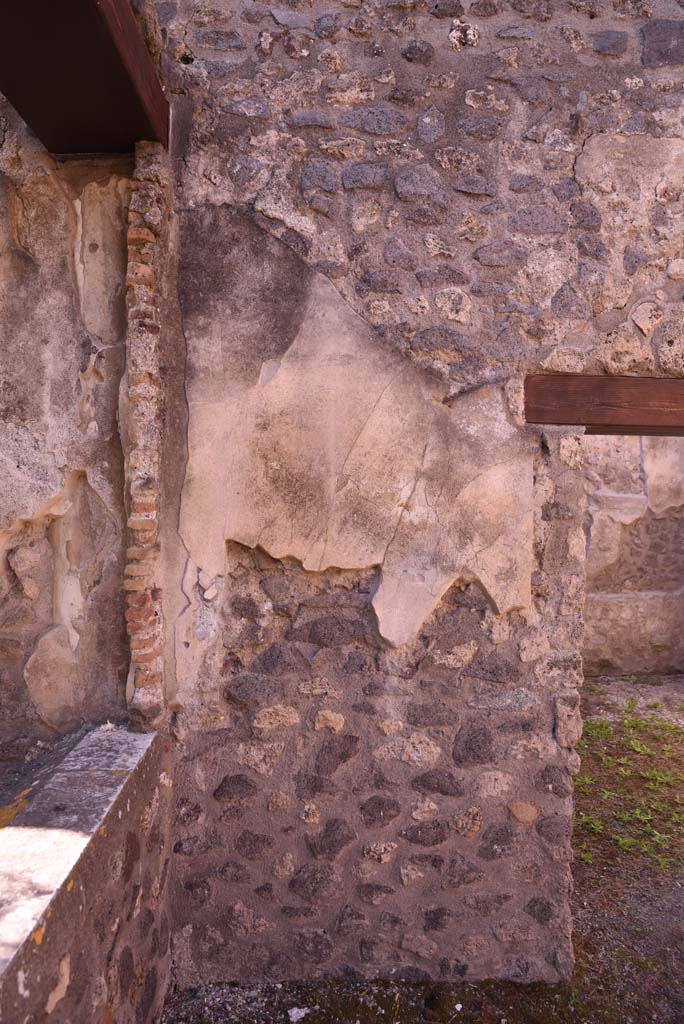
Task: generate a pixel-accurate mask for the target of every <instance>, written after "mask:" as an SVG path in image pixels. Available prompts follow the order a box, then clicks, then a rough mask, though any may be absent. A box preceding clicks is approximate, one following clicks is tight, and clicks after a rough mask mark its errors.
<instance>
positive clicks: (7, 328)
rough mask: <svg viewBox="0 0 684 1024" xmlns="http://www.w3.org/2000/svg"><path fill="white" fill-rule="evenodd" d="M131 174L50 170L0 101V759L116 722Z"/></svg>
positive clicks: (95, 166)
mask: <svg viewBox="0 0 684 1024" xmlns="http://www.w3.org/2000/svg"><path fill="white" fill-rule="evenodd" d="M129 175H130V164H129V161H128V160H118V161H117V160H111V159H110V160H107V161H101V162H98V161H79V162H78V163H66V164H62V165H60V164H57V163H56V162H55V161H54V160H52V159H51V158H50V157H49V156H48V155H47V154H46V153H45V151H44V150H43V149H42V147H41V146H40V145H39V144H38V143H37V142H36V141H35V140H34V139H33V138H32V137H31V136H30V134H29V133H28V131H27V130H26V128H25V127H24V126H23V125H22V124H21V122H20V121H19V119H18V117H17V116H16V115H15V114H14V112H13V111H12V110H11V108H10V107H9V106H8V105H7V104H6V103H5V102H4V100H2V99H0V325H1V328H2V344H1V345H0V422H1V424H2V426H1V428H0V462H1V464H2V480H3V486H2V491H1V493H0V763H2V762H3V761H5V760H6V759H7V758H10V759H12V758H15V757H19V758H22V757H23V756H24V755H25V753H26V752H27V751H28V750H29V748H30V747H31V745H32V744H33V743H35V742H36V741H37V740H41V741H49V739H50V738H51V737H54V736H55V733H56V732H63V731H65V730H69V729H74V728H78V727H79V725H80V724H81V723H82V722H83V721H97V720H103V719H105V718H108V717H109V718H113V719H116V718H117V717H118V718H120V717H121V716H122V715H123V713H124V686H125V680H126V671H127V667H128V655H127V645H126V636H125V629H124V625H123V610H124V605H123V595H122V590H121V577H122V573H123V558H124V542H123V534H124V530H125V516H124V508H123V458H122V451H121V444H120V441H119V434H118V428H117V419H116V417H117V404H118V390H119V381H120V379H121V375H122V372H123V367H124V361H125V322H126V320H125V306H124V293H125V273H126V244H125V232H126V211H127V208H128V201H129V184H128V178H129Z"/></svg>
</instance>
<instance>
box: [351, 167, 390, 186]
mask: <svg viewBox="0 0 684 1024" xmlns="http://www.w3.org/2000/svg"><path fill="white" fill-rule="evenodd" d="M388 179H389V168H388V166H387V164H384V163H380V162H379V161H375V160H361V161H359V162H358V163H355V164H350V165H349V166H348V167H345V168H344V170H343V171H342V184H343V185H344V187H345V188H346V189H347V190H350V189H355V188H382V186H383V185H384V184H385V183H386V182H387V181H388Z"/></svg>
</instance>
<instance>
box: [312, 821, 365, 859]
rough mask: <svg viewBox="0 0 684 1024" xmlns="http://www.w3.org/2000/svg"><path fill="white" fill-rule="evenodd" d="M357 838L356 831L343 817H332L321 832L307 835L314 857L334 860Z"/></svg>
mask: <svg viewBox="0 0 684 1024" xmlns="http://www.w3.org/2000/svg"><path fill="white" fill-rule="evenodd" d="M356 838H357V835H356V832H355V831H354V829H353V828H351V826H350V825H349V824H348V823H347V822H346V821H344V820H343V819H342V818H331V819H330V820H329V821H327V822H326V823H325V826H324V828H323V829H322V830H321V831H320V832H318V833H317V834H316V835H314V836H307V837H306V845H307V846H308V847H309V850H310V851H311V854H312V856H313V857H316V858H317V859H318V858H321V857H323V858H327V859H329V860H333V859H334V858H335V857H337V855H338V854H339V853H341V852H342V850H343V849H344V848H345V846H349V844H350V843H353V842H354V840H355V839H356Z"/></svg>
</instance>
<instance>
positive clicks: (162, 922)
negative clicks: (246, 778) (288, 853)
mask: <svg viewBox="0 0 684 1024" xmlns="http://www.w3.org/2000/svg"><path fill="white" fill-rule="evenodd" d="M169 753H170V747H169V744H168V742H165V741H164V740H163V738H162V737H161V736H159V735H156V734H152V733H146V734H140V733H131V732H128V731H127V730H126V729H122V728H116V727H110V726H104V727H101V728H99V729H96V730H94V731H93V732H91V733H89V734H88V735H87V736H85V737H84V738H83V739H82V740H81V741H80V742H79V743H78V745H77V746H76V747H75V748H74V749H72V750H71V751H70V752H69V753H68V754H67V755H66V757H65V758H64V760H63V761H62V762H61V763H60V764H59V765H57V767H56V769H55V770H54V772H53V774H52V775H51V776H50V777H49V778H48V779H47V780H45V781H44V782H43V783H42V784H40V785H39V786H37V787H36V788H35V791H34V792H33V793H32V792H31V790H30V789H27V790H25V791H24V792H23V793H22V794H21V795H20V797H19V799H18V800H16V801H15V804H14V808H15V810H16V812H17V813H16V816H14V817H13V820H11V821H9V823H8V824H7V825H6V826H5V827H4V828H1V829H0V1019H2V1020H7V1021H8V1022H9V1021H14V1020H16V1021H19V1020H26V1019H30V1020H34V1019H35V1020H39V1019H40V1020H47V1019H49V1020H50V1021H51V1022H52V1021H56V1022H60V1021H65V1022H66V1021H74V1020H90V1019H93V1020H95V1019H97V1020H101V1021H103V1022H105V1024H106V1022H108V1021H109V1022H113V1021H116V1022H117V1024H119V1022H122V1024H124V1022H128V1021H130V1022H133V1021H136V1022H145V1021H148V1020H153V1019H154V1018H155V1015H156V1010H157V1008H158V1004H159V1002H160V1001H161V999H163V995H164V987H165V980H166V967H165V964H166V960H167V959H168V958H167V953H168V919H167V917H166V912H165V895H164V882H165V876H166V860H165V857H166V846H167V844H166V821H167V815H166V800H167V793H168V791H169V790H170V775H169V773H167V772H166V771H165V761H166V758H167V756H168V754H169ZM10 817H11V815H10ZM6 819H7V816H6Z"/></svg>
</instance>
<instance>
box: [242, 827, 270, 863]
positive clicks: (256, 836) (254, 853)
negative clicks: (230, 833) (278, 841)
mask: <svg viewBox="0 0 684 1024" xmlns="http://www.w3.org/2000/svg"><path fill="white" fill-rule="evenodd" d="M272 846H273V837H272V836H265V835H261V834H260V833H258V832H250V831H249V829H245V831H244V832H241V833H240V835H239V836H238V837H237V839H236V840H235V849H236V850H237V852H238V853H239V854H240V856H241V857H244V858H245V860H260V859H261V858H262V857H263V856H264V854H265V853H266V852H267V850H270V848H271V847H272Z"/></svg>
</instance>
